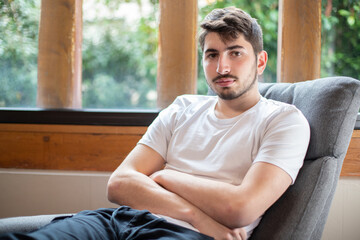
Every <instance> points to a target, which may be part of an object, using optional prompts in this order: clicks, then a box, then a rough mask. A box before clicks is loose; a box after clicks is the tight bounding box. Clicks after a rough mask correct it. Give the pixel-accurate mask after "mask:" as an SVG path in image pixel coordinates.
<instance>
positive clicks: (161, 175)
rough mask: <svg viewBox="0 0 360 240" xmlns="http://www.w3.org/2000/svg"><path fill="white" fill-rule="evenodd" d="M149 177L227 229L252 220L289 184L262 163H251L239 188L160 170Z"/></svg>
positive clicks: (287, 178) (282, 173)
mask: <svg viewBox="0 0 360 240" xmlns="http://www.w3.org/2000/svg"><path fill="white" fill-rule="evenodd" d="M152 178H153V179H154V180H155V181H156V182H158V183H159V184H160V185H162V186H163V187H164V188H166V189H168V190H169V191H172V192H174V193H176V194H178V195H179V196H181V197H183V198H184V199H186V200H188V201H190V202H191V203H192V204H194V205H195V206H197V207H198V208H200V209H201V210H202V211H204V212H205V213H206V214H208V215H209V216H210V217H212V218H214V219H215V220H216V221H218V222H220V223H221V224H224V225H225V226H227V227H229V228H238V227H243V226H246V225H248V224H250V223H252V222H253V221H255V220H256V219H257V218H258V217H260V216H261V215H262V214H263V213H264V212H265V211H266V209H268V208H269V207H270V206H271V205H272V204H273V203H274V202H275V201H276V200H277V199H278V198H279V197H280V196H281V195H282V194H283V193H284V192H285V190H286V189H287V188H288V187H289V185H290V184H291V177H290V176H289V175H288V174H287V173H286V172H285V171H284V170H282V169H280V168H279V167H277V166H275V165H272V164H268V163H263V162H258V163H255V164H254V165H253V166H252V167H251V168H250V169H249V171H248V173H247V174H246V176H245V178H244V180H243V182H242V184H241V185H239V186H234V185H231V184H227V183H222V182H217V181H213V180H208V179H204V178H199V177H196V176H192V175H188V174H185V173H180V172H176V171H172V170H162V171H160V172H158V173H155V174H154V175H153V176H152Z"/></svg>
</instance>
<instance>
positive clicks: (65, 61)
mask: <svg viewBox="0 0 360 240" xmlns="http://www.w3.org/2000/svg"><path fill="white" fill-rule="evenodd" d="M81 41H82V0H51V1H49V0H42V1H41V19H40V31H39V55H38V94H37V105H38V106H39V107H42V108H81V68H82V64H81Z"/></svg>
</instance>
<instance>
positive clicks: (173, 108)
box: [164, 94, 216, 113]
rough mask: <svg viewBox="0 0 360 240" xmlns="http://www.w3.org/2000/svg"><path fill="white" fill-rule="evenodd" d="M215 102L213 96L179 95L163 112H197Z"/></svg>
mask: <svg viewBox="0 0 360 240" xmlns="http://www.w3.org/2000/svg"><path fill="white" fill-rule="evenodd" d="M214 101H216V97H215V96H205V95H190V94H187V95H181V96H178V97H177V98H176V99H175V100H174V102H173V103H172V104H171V105H170V106H169V107H167V108H166V109H164V112H166V113H169V112H177V113H179V112H182V111H197V110H198V109H200V108H202V107H204V106H209V105H211V104H213V103H214Z"/></svg>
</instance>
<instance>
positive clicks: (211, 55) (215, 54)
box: [206, 53, 217, 59]
mask: <svg viewBox="0 0 360 240" xmlns="http://www.w3.org/2000/svg"><path fill="white" fill-rule="evenodd" d="M216 57H217V53H210V54H208V55H207V56H206V58H209V59H214V58H216Z"/></svg>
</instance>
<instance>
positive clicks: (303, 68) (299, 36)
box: [277, 0, 321, 82]
mask: <svg viewBox="0 0 360 240" xmlns="http://www.w3.org/2000/svg"><path fill="white" fill-rule="evenodd" d="M277 55H278V60H277V81H278V82H301V81H305V80H311V79H316V78H319V77H320V57H321V0H301V1H299V0H279V25H278V54H277Z"/></svg>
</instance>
